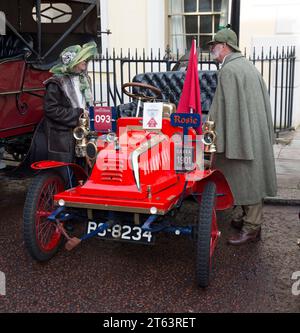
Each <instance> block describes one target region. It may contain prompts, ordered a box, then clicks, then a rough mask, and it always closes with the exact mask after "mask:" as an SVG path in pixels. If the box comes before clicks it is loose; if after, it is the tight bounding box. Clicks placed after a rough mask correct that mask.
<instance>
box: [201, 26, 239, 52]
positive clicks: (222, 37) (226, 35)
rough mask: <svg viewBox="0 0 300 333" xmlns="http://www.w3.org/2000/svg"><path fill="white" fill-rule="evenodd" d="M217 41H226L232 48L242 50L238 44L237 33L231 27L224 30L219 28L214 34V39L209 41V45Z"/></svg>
mask: <svg viewBox="0 0 300 333" xmlns="http://www.w3.org/2000/svg"><path fill="white" fill-rule="evenodd" d="M216 43H226V44H228V45H229V46H230V47H231V48H233V49H234V50H235V51H237V52H241V51H240V49H239V48H238V46H237V36H236V33H235V32H234V31H233V30H231V29H229V28H224V29H222V30H219V31H218V32H217V33H216V34H215V35H214V37H213V39H212V40H211V41H209V42H208V43H207V45H212V44H216Z"/></svg>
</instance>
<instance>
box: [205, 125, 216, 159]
mask: <svg viewBox="0 0 300 333" xmlns="http://www.w3.org/2000/svg"><path fill="white" fill-rule="evenodd" d="M202 131H203V138H202V142H203V143H204V152H206V153H215V152H216V151H217V149H216V144H215V143H216V139H217V136H216V132H215V122H214V121H211V120H208V121H206V122H205V123H204V124H203V126H202Z"/></svg>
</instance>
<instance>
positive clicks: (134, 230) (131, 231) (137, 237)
mask: <svg viewBox="0 0 300 333" xmlns="http://www.w3.org/2000/svg"><path fill="white" fill-rule="evenodd" d="M102 224H103V223H96V222H94V221H88V224H87V234H89V233H91V232H93V231H95V230H96V228H98V227H100V226H101V225H102ZM97 237H98V238H101V239H107V240H116V241H122V242H132V243H141V244H153V243H154V235H153V234H152V233H151V231H145V230H143V229H142V228H141V227H140V226H139V225H134V224H115V225H113V226H112V227H110V228H108V229H106V230H104V231H102V232H99V233H98V234H97Z"/></svg>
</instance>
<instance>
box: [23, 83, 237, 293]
mask: <svg viewBox="0 0 300 333" xmlns="http://www.w3.org/2000/svg"><path fill="white" fill-rule="evenodd" d="M129 85H130V86H134V87H137V88H138V89H143V88H145V89H148V90H151V91H152V93H153V94H154V97H153V96H152V97H149V96H147V95H146V94H136V95H134V94H133V95H132V93H129V92H128V91H127V90H125V88H126V87H128V86H129ZM129 85H128V84H127V85H125V86H124V87H123V88H124V92H125V93H128V94H130V95H131V97H132V96H133V97H136V98H137V99H139V100H140V102H141V103H139V106H138V109H137V110H140V105H141V104H142V102H143V101H145V100H150V101H148V103H144V104H143V115H142V116H139V114H138V112H136V116H134V117H121V118H119V119H117V122H116V126H115V125H114V123H113V122H111V119H112V109H110V108H101V107H98V108H97V107H92V108H90V116H89V119H87V118H81V119H80V126H78V127H77V128H75V129H74V137H75V138H76V140H77V145H76V155H77V156H78V157H80V158H82V157H84V158H86V161H87V164H88V165H89V167H90V170H89V172H88V173H86V171H85V170H84V169H83V168H81V167H80V166H79V165H77V164H70V163H62V162H55V161H41V162H37V163H34V164H33V165H32V167H33V168H34V169H36V170H39V171H40V173H39V175H38V176H36V177H34V178H33V181H32V183H31V185H30V187H29V190H28V194H27V197H26V201H25V206H24V240H25V245H26V247H27V249H28V251H29V253H30V254H31V256H32V257H33V258H34V259H35V260H37V261H47V260H49V259H51V258H52V257H53V256H54V255H55V253H56V252H57V251H58V250H59V248H60V245H61V244H62V243H63V242H65V241H66V242H65V247H66V249H67V250H71V249H73V248H74V247H75V246H76V245H78V244H79V243H80V242H82V241H85V240H87V239H89V238H91V237H94V236H97V237H100V238H101V239H109V240H114V241H123V242H133V243H142V244H152V243H153V241H154V239H155V235H156V234H157V233H159V232H164V233H172V234H175V235H187V236H189V237H190V238H191V240H192V241H195V244H196V249H197V250H196V253H197V255H196V273H197V274H196V275H197V283H198V285H199V286H200V287H207V286H208V283H209V274H210V270H211V263H212V256H213V254H214V250H215V247H216V244H217V241H218V238H219V236H220V233H219V231H218V226H217V215H216V211H217V210H224V209H227V208H230V207H231V206H232V204H233V198H232V194H231V191H230V188H229V186H228V184H227V181H226V179H225V177H224V176H223V175H222V173H221V172H220V171H218V170H212V169H211V167H210V159H206V161H204V154H203V150H205V151H206V154H208V156H213V155H212V154H213V151H214V149H213V144H214V139H215V133H214V130H213V124H211V123H210V122H206V123H205V124H204V125H203V126H204V140H203V142H204V144H203V145H204V146H203V147H202V150H201V149H199V148H201V143H200V139H199V137H198V136H197V135H196V132H195V130H194V129H193V128H192V127H193V126H197V125H199V123H198V122H199V119H198V118H197V117H194V116H195V115H189V114H188V115H185V116H183V115H180V114H178V113H176V107H175V105H174V104H171V103H167V102H159V103H151V101H153V100H157V98H158V96H159V94H160V91H159V89H158V88H156V87H152V86H149V85H145V84H143V83H131V84H129ZM153 110H156V111H155V112H157V114H156V115H154V113H155V112H154V113H153ZM149 115H150V118H149ZM147 117H148V118H147ZM180 117H181V118H180ZM187 117H188V118H189V119H187ZM106 120H107V122H108V123H109V124H110V125H109V128H107V124H106V128H105V131H102V130H101V126H100V125H101V124H102V125H103V123H105V122H106ZM184 123H186V124H188V125H189V126H188V127H186V128H185V129H184V128H183V124H184ZM99 126H100V127H99ZM183 134H187V136H183ZM186 138H188V139H187V140H186ZM204 162H206V163H205V164H204ZM61 168H66V169H67V170H68V175H69V178H68V182H67V183H66V182H65V181H64V180H63V178H62V177H61V174H60V172H59V170H60V169H61ZM190 197H194V199H195V200H196V202H198V203H199V212H198V213H197V215H198V221H197V222H196V223H191V224H190V225H180V224H178V221H176V219H175V216H176V213H177V212H178V211H179V210H180V208H181V206H182V203H183V201H184V200H185V199H187V198H190ZM72 221H73V222H74V221H77V222H78V221H79V222H80V221H81V222H82V223H86V231H85V232H84V234H83V235H82V236H81V237H79V238H78V237H72V236H71V235H70V234H69V231H68V229H69V228H68V227H69V223H70V222H72ZM108 246H109V245H108Z"/></svg>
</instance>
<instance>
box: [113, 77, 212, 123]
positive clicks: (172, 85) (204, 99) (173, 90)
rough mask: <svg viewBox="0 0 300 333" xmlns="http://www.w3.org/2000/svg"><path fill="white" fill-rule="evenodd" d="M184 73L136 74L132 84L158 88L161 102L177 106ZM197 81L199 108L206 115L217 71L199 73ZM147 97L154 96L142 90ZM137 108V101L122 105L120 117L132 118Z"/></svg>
mask: <svg viewBox="0 0 300 333" xmlns="http://www.w3.org/2000/svg"><path fill="white" fill-rule="evenodd" d="M185 75H186V72H183V71H171V72H158V73H144V74H138V75H136V76H135V77H134V78H133V82H140V83H146V84H150V85H152V86H154V87H156V88H159V89H160V90H161V92H162V100H163V101H166V102H171V103H174V104H175V105H176V106H178V103H179V99H180V96H181V92H182V88H183V83H184V79H185ZM199 81H200V89H201V106H202V112H203V114H204V115H205V114H207V113H208V111H209V108H210V105H211V102H212V99H213V96H214V94H215V91H216V88H217V81H218V76H217V71H200V72H199ZM143 92H144V93H146V94H147V95H148V96H154V94H153V92H152V91H150V90H148V89H146V90H143ZM133 93H134V94H135V93H139V88H134V89H133ZM136 108H137V101H133V102H131V103H127V104H122V105H120V106H119V107H118V111H119V116H120V117H131V116H134V114H135V112H136Z"/></svg>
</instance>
